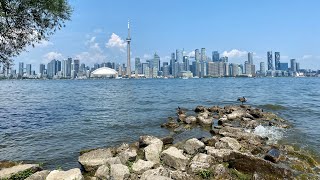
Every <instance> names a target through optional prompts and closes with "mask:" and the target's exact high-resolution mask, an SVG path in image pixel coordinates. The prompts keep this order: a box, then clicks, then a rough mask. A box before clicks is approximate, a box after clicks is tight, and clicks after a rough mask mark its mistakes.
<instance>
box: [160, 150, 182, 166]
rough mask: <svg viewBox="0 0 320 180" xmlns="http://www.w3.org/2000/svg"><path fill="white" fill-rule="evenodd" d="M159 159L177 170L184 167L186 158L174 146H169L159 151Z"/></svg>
mask: <svg viewBox="0 0 320 180" xmlns="http://www.w3.org/2000/svg"><path fill="white" fill-rule="evenodd" d="M161 160H162V161H163V162H164V163H165V164H166V165H168V166H170V167H173V168H175V169H177V170H182V171H184V170H185V169H186V166H187V163H188V158H187V157H185V156H184V155H183V154H182V153H181V152H180V151H179V149H177V148H176V147H169V148H168V149H167V150H164V151H163V152H162V153H161Z"/></svg>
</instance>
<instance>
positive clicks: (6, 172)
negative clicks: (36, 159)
mask: <svg viewBox="0 0 320 180" xmlns="http://www.w3.org/2000/svg"><path fill="white" fill-rule="evenodd" d="M27 170H31V171H32V172H37V171H39V170H40V167H39V165H38V164H18V165H15V166H12V167H9V168H3V169H1V170H0V179H10V177H11V176H13V175H15V174H18V173H21V172H23V171H27Z"/></svg>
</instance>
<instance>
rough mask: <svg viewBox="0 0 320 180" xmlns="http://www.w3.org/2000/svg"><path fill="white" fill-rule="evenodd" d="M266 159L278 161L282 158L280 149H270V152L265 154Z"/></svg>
mask: <svg viewBox="0 0 320 180" xmlns="http://www.w3.org/2000/svg"><path fill="white" fill-rule="evenodd" d="M264 159H265V160H268V161H271V162H273V163H276V162H278V161H279V159H280V151H279V150H278V149H274V148H272V149H270V150H269V151H268V153H267V154H266V155H265V156H264Z"/></svg>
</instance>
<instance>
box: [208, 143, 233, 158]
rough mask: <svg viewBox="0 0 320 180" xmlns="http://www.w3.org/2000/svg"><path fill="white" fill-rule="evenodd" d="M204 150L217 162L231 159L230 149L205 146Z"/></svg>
mask: <svg viewBox="0 0 320 180" xmlns="http://www.w3.org/2000/svg"><path fill="white" fill-rule="evenodd" d="M205 150H206V151H207V154H208V155H211V156H213V157H214V158H215V160H216V161H218V162H224V161H228V160H229V159H230V158H231V152H232V150H231V149H216V148H214V147H211V146H206V147H205Z"/></svg>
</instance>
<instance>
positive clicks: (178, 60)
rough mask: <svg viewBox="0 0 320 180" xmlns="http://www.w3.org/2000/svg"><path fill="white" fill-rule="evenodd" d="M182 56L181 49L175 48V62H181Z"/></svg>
mask: <svg viewBox="0 0 320 180" xmlns="http://www.w3.org/2000/svg"><path fill="white" fill-rule="evenodd" d="M182 58H183V51H181V50H180V49H176V62H179V63H181V62H182V60H183V59H182Z"/></svg>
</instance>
